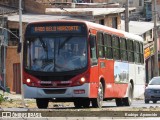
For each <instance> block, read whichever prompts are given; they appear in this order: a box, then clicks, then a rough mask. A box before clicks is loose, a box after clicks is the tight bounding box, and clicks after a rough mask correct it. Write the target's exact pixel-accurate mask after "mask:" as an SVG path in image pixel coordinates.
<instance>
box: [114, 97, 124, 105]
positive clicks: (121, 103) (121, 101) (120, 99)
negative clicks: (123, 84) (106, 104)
mask: <svg viewBox="0 0 160 120" xmlns="http://www.w3.org/2000/svg"><path fill="white" fill-rule="evenodd" d="M115 101H116V105H117V106H123V100H122V98H116V99H115Z"/></svg>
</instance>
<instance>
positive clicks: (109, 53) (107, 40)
mask: <svg viewBox="0 0 160 120" xmlns="http://www.w3.org/2000/svg"><path fill="white" fill-rule="evenodd" d="M104 44H105V55H106V58H107V59H113V50H112V36H111V35H109V34H104Z"/></svg>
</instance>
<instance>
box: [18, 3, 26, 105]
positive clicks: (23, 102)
mask: <svg viewBox="0 0 160 120" xmlns="http://www.w3.org/2000/svg"><path fill="white" fill-rule="evenodd" d="M19 41H20V45H21V52H20V71H21V72H20V74H21V95H22V105H23V106H24V107H25V101H24V90H23V36H22V0H19Z"/></svg>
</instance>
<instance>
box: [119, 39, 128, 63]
mask: <svg viewBox="0 0 160 120" xmlns="http://www.w3.org/2000/svg"><path fill="white" fill-rule="evenodd" d="M126 47H127V46H126V39H125V38H120V53H121V54H120V56H121V60H122V61H127V60H128V55H127V48H126Z"/></svg>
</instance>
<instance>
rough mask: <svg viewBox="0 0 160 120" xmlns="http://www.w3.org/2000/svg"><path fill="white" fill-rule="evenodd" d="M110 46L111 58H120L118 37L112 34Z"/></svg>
mask: <svg viewBox="0 0 160 120" xmlns="http://www.w3.org/2000/svg"><path fill="white" fill-rule="evenodd" d="M112 47H113V58H114V59H115V60H120V45H119V37H116V36H112Z"/></svg>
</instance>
